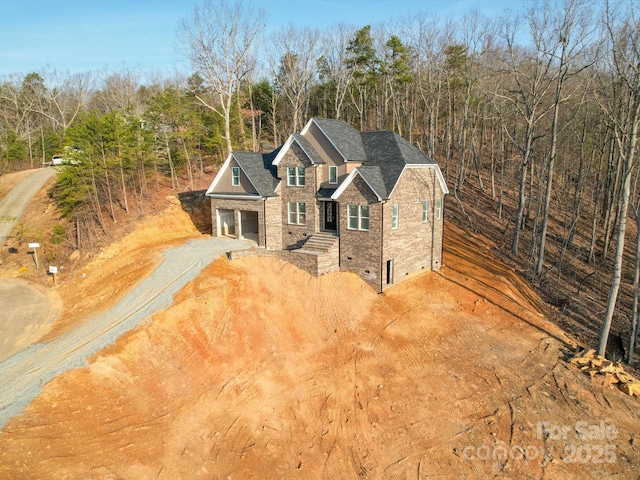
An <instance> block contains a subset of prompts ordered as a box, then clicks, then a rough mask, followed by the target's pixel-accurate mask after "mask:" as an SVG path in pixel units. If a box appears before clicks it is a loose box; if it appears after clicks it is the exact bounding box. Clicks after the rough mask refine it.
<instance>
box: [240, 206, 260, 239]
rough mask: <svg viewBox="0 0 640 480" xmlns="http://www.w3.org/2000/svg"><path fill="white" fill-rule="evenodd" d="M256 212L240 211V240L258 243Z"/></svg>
mask: <svg viewBox="0 0 640 480" xmlns="http://www.w3.org/2000/svg"><path fill="white" fill-rule="evenodd" d="M258 231H259V227H258V212H251V211H247V210H241V211H240V238H246V239H249V240H253V241H255V242H257V241H258Z"/></svg>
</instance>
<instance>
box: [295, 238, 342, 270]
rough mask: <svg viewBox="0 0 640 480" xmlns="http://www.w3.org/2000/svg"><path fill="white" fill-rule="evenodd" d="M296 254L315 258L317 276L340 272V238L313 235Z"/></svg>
mask: <svg viewBox="0 0 640 480" xmlns="http://www.w3.org/2000/svg"><path fill="white" fill-rule="evenodd" d="M293 252H296V253H304V254H307V255H315V256H317V272H318V273H317V274H318V275H322V274H323V273H327V272H337V271H339V270H340V258H339V255H340V238H338V237H336V236H335V235H332V234H330V233H324V232H319V233H314V234H313V235H311V236H310V237H309V239H308V240H307V241H306V242H305V243H304V244H303V245H302V248H298V249H296V250H293Z"/></svg>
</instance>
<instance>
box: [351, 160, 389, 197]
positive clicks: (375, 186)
mask: <svg viewBox="0 0 640 480" xmlns="http://www.w3.org/2000/svg"><path fill="white" fill-rule="evenodd" d="M358 172H360V175H362V178H364V180H365V182H367V184H368V185H369V186H370V187H371V189H372V190H373V191H374V192H375V193H376V194H377V195H378V196H379V197H380V198H382V199H387V198H389V195H390V194H391V190H388V189H387V185H386V184H385V181H384V175H383V174H382V169H381V168H380V167H376V166H366V165H364V166H362V167H358ZM392 188H393V187H392Z"/></svg>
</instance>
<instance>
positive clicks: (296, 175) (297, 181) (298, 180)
mask: <svg viewBox="0 0 640 480" xmlns="http://www.w3.org/2000/svg"><path fill="white" fill-rule="evenodd" d="M287 185H288V186H290V187H304V186H305V185H306V178H305V173H304V167H287Z"/></svg>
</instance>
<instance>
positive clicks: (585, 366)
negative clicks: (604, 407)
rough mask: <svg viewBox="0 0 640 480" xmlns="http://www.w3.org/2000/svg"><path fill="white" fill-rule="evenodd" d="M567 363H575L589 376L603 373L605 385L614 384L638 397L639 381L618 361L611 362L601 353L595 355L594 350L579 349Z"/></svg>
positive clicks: (628, 393) (639, 390)
mask: <svg viewBox="0 0 640 480" xmlns="http://www.w3.org/2000/svg"><path fill="white" fill-rule="evenodd" d="M569 363H571V364H573V365H576V366H577V367H578V368H579V369H580V371H582V372H584V373H588V374H589V375H590V376H592V377H594V376H595V375H604V376H605V378H604V383H605V384H606V385H611V384H615V385H617V386H618V388H619V389H620V390H622V391H623V392H624V393H626V394H627V395H631V396H633V395H635V396H637V397H640V381H638V379H637V378H635V377H633V376H632V375H629V374H628V373H627V372H625V370H624V368H623V367H622V365H621V364H620V362H612V361H611V360H607V359H606V358H604V357H603V356H602V355H596V352H595V350H593V349H591V350H579V351H576V353H574V354H573V355H572V356H571V357H570V358H569Z"/></svg>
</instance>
